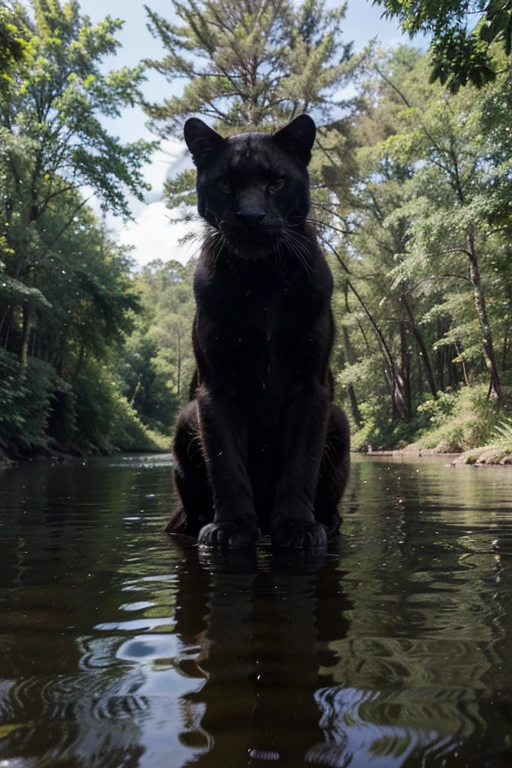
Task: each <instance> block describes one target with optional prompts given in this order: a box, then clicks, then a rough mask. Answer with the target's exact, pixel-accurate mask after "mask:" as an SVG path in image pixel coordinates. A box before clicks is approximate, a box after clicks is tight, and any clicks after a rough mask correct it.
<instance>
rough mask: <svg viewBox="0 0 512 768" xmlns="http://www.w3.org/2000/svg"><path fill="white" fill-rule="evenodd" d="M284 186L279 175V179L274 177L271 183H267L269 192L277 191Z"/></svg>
mask: <svg viewBox="0 0 512 768" xmlns="http://www.w3.org/2000/svg"><path fill="white" fill-rule="evenodd" d="M283 187H284V179H283V178H282V177H281V178H280V179H276V180H275V181H273V182H272V184H269V185H268V189H269V192H278V191H279V190H280V189H282V188H283Z"/></svg>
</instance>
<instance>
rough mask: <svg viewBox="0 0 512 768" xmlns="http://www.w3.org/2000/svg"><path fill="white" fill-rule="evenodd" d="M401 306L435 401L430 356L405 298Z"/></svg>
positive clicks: (435, 393) (435, 389) (435, 391)
mask: <svg viewBox="0 0 512 768" xmlns="http://www.w3.org/2000/svg"><path fill="white" fill-rule="evenodd" d="M402 304H403V305H404V308H405V311H406V312H407V317H408V318H409V321H410V325H411V331H412V334H413V336H414V339H415V341H416V344H417V345H418V349H419V354H420V357H421V361H422V363H423V367H424V369H425V373H426V375H427V381H428V385H429V387H430V391H431V392H432V397H433V398H434V400H437V387H436V380H435V378H434V371H433V369H432V363H431V362H430V355H429V353H428V350H427V347H426V346H425V342H424V341H423V336H422V334H421V331H420V329H419V328H418V326H417V325H416V321H415V319H414V315H413V313H412V309H411V307H410V306H409V302H408V301H407V297H406V296H402Z"/></svg>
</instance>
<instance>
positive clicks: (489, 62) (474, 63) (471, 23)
mask: <svg viewBox="0 0 512 768" xmlns="http://www.w3.org/2000/svg"><path fill="white" fill-rule="evenodd" d="M374 3H377V4H378V5H382V6H383V7H384V9H385V16H387V17H388V18H390V17H396V18H397V19H398V20H399V21H400V24H401V26H402V28H403V29H404V31H406V32H408V33H409V35H411V37H413V36H414V35H416V34H417V33H418V32H423V33H426V34H427V35H429V37H430V38H431V40H432V42H431V46H430V50H431V53H432V59H431V63H432V69H431V75H430V77H431V80H432V81H435V80H439V81H440V82H441V83H442V84H443V85H444V84H447V86H448V87H449V88H450V89H451V90H452V91H453V92H454V93H456V92H457V91H458V90H459V88H460V87H461V86H463V85H466V84H467V83H468V82H471V83H473V85H475V86H476V87H477V88H481V87H482V86H483V85H485V84H486V83H488V82H492V81H494V80H495V79H496V74H497V72H498V71H500V69H499V67H497V66H496V60H495V58H494V56H493V54H492V44H493V43H494V42H496V43H498V44H499V45H501V46H502V47H503V50H504V52H505V55H506V56H510V54H511V52H512V6H511V4H510V2H509V0H374Z"/></svg>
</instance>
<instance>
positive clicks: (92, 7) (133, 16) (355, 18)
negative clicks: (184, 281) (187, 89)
mask: <svg viewBox="0 0 512 768" xmlns="http://www.w3.org/2000/svg"><path fill="white" fill-rule="evenodd" d="M329 4H330V5H333V4H334V3H329ZM80 5H81V9H82V12H83V13H84V14H87V15H88V16H90V17H91V19H92V21H94V22H96V21H100V20H101V19H103V18H104V17H105V16H106V15H107V14H110V15H111V16H114V17H115V18H120V19H122V20H123V21H124V22H125V23H124V27H123V30H122V31H121V33H120V34H119V36H118V38H119V40H120V41H121V43H122V46H123V47H122V48H121V49H120V50H119V52H118V55H117V56H116V57H115V58H112V59H110V60H107V61H106V67H107V68H116V69H117V68H119V67H122V66H129V67H131V66H135V65H136V64H138V63H139V61H140V60H141V59H143V58H160V56H161V55H162V49H161V47H160V45H159V43H158V42H157V41H156V40H155V39H154V38H153V37H152V36H151V35H150V33H149V31H148V30H147V28H146V19H147V15H146V11H145V9H144V5H143V3H142V2H138V0H137V1H136V2H134V0H81V3H80ZM147 5H148V6H149V7H150V8H151V9H152V10H154V11H156V12H157V13H158V14H160V15H162V16H167V17H170V16H171V13H172V4H171V2H170V0H147ZM375 37H376V38H378V40H379V41H380V43H382V44H383V45H385V46H386V47H393V46H394V45H396V44H398V43H399V42H407V40H406V39H405V38H404V37H403V36H402V35H401V34H400V32H399V30H398V27H397V24H396V23H395V22H390V21H385V20H384V19H382V8H381V7H380V6H374V5H372V3H371V0H349V3H348V11H347V16H346V19H345V34H344V39H345V40H346V41H347V42H348V41H353V42H354V50H355V51H356V52H357V51H360V50H362V49H363V48H364V47H365V45H366V44H367V43H368V42H369V41H370V40H372V39H373V38H375ZM174 87H176V88H178V87H179V86H178V85H176V86H172V85H170V84H169V83H167V81H166V80H165V79H164V78H163V77H162V76H160V75H158V74H157V73H154V72H151V73H148V80H147V82H146V83H145V85H144V95H145V97H146V98H147V99H149V100H150V101H156V102H158V101H160V100H162V99H163V98H164V97H165V96H168V95H169V94H170V93H171V92H172V90H174ZM105 122H106V124H107V125H108V128H109V130H110V131H111V132H112V133H113V134H115V135H117V136H120V137H121V139H122V140H123V141H134V140H136V139H138V138H147V139H152V138H154V137H152V136H151V134H150V133H149V131H148V129H147V128H146V126H145V122H146V117H145V115H144V113H143V112H142V110H141V109H139V108H134V109H130V110H126V111H125V113H124V114H123V117H122V118H121V119H119V120H115V121H114V120H107V121H105ZM183 149H184V145H183V143H182V142H180V141H178V140H176V139H170V140H169V141H164V142H161V145H160V151H158V152H157V153H156V154H155V156H154V157H153V162H152V163H151V165H150V166H149V167H148V168H147V169H146V174H145V175H146V178H147V180H148V181H149V183H150V184H151V185H152V187H153V189H152V192H151V193H150V194H149V195H148V198H147V202H146V204H145V205H142V204H140V203H138V202H137V201H134V204H133V208H132V209H133V214H134V221H133V222H129V223H128V224H126V223H123V222H121V221H120V220H114V219H113V220H112V221H111V222H110V224H111V226H112V227H113V229H115V230H116V231H117V232H118V235H119V238H120V240H121V241H122V242H123V243H125V244H127V245H131V246H133V248H134V256H135V258H136V260H137V261H138V263H139V264H141V265H142V264H146V263H147V262H148V261H151V260H152V259H154V258H161V259H164V260H167V259H171V258H172V259H179V260H180V261H186V260H187V258H189V256H190V253H191V252H190V249H189V247H188V246H187V247H181V246H180V245H179V242H178V241H179V239H180V238H181V237H182V236H183V235H184V234H186V232H187V231H188V230H189V229H190V225H188V226H186V225H171V224H169V212H168V211H166V209H165V206H164V204H163V203H162V202H161V200H160V198H161V194H162V187H163V182H164V180H165V177H166V175H167V173H169V170H170V169H172V168H173V166H174V165H175V164H176V162H180V158H182V156H183ZM196 247H197V246H196Z"/></svg>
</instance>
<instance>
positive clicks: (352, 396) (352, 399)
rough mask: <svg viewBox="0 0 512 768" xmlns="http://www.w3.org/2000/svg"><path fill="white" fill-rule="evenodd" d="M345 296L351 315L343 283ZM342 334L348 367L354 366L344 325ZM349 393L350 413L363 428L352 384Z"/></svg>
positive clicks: (348, 312) (350, 346) (351, 350)
mask: <svg viewBox="0 0 512 768" xmlns="http://www.w3.org/2000/svg"><path fill="white" fill-rule="evenodd" d="M343 294H344V296H345V312H346V313H347V315H348V314H350V307H349V303H348V285H347V283H346V282H345V283H343ZM341 334H342V336H343V351H344V353H345V360H346V361H347V363H348V365H352V364H353V363H354V350H353V349H352V344H351V343H350V338H349V335H348V329H347V327H346V326H345V325H344V324H343V325H342V326H341ZM347 391H348V398H349V400H350V411H351V413H352V418H353V419H354V421H355V423H356V424H357V427H358V428H361V425H362V423H363V420H362V418H361V413H360V411H359V406H358V404H357V397H356V391H355V389H354V385H353V384H352V383H350V384H348V385H347Z"/></svg>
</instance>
